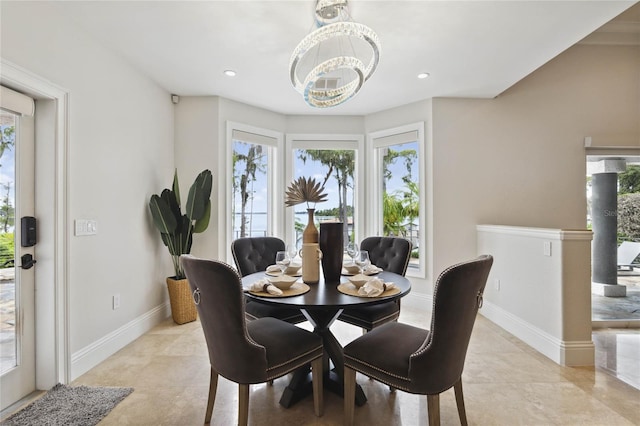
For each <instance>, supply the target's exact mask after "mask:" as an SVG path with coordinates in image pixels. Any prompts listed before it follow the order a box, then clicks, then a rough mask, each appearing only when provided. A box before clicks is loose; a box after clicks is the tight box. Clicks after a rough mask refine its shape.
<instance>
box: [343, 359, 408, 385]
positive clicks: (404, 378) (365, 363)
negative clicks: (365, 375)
mask: <svg viewBox="0 0 640 426" xmlns="http://www.w3.org/2000/svg"><path fill="white" fill-rule="evenodd" d="M344 359H345V360H347V359H350V360H352V361H355V362H358V363H360V364H363V365H366V366H367V367H369V368H371V369H373V370H376V371H379V372H381V373H384V374H386V375H388V376H391V377H395V378H396V379H400V380H406V381H410V379H409V378H408V377H402V376H398V375H397V374H394V373H391V372H389V371H386V370H383V369H381V368H378V367H376V366H374V365H371V364H369V363H367V362H364V361H362V360H359V359H356V358H352V357H350V356H348V355H345V356H344ZM345 366H347V367H349V368H353V369H354V370H357V369H356V368H354V367H352V366H351V365H347V364H346V363H345Z"/></svg>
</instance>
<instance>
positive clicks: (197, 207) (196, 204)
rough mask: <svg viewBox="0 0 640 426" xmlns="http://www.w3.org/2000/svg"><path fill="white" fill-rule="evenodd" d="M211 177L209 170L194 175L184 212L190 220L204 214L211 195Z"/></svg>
mask: <svg viewBox="0 0 640 426" xmlns="http://www.w3.org/2000/svg"><path fill="white" fill-rule="evenodd" d="M211 185H212V177H211V172H210V171H209V170H205V171H203V172H202V173H200V174H199V175H198V177H196V180H195V182H193V185H191V188H190V189H189V195H188V196H187V206H186V214H187V216H189V219H190V220H196V221H197V220H199V219H201V218H202V217H203V215H204V214H205V210H206V208H207V202H209V198H210V196H211Z"/></svg>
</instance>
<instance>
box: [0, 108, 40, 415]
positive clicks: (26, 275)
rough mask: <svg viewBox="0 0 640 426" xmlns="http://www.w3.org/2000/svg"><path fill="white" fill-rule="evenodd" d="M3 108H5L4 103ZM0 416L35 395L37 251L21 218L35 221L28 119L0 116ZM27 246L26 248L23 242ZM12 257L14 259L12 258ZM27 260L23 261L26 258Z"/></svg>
mask: <svg viewBox="0 0 640 426" xmlns="http://www.w3.org/2000/svg"><path fill="white" fill-rule="evenodd" d="M3 107H4V102H3ZM0 128H1V130H2V145H0V410H2V409H4V408H6V407H7V406H9V405H11V404H13V403H14V402H16V401H18V400H20V399H21V398H23V397H25V396H26V395H28V394H30V393H31V392H33V391H34V390H35V383H36V382H35V302H34V289H35V282H34V275H35V274H34V267H30V268H28V269H27V267H28V266H29V264H30V262H29V261H28V258H27V256H28V255H31V256H32V258H35V247H34V246H28V247H23V244H22V243H23V241H22V235H21V234H22V233H21V218H22V217H24V216H31V217H32V216H33V215H34V208H35V206H34V204H35V203H34V195H35V179H34V176H35V174H34V173H35V172H34V167H35V161H34V157H35V155H34V154H35V152H34V123H33V117H31V116H20V115H18V114H14V113H11V112H7V111H5V110H0ZM25 243H27V242H26V241H25ZM12 251H13V253H12ZM25 255H26V256H25Z"/></svg>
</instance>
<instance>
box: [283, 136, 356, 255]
mask: <svg viewBox="0 0 640 426" xmlns="http://www.w3.org/2000/svg"><path fill="white" fill-rule="evenodd" d="M287 143H288V147H289V148H290V149H289V151H288V152H289V153H290V155H291V156H290V164H291V167H289V168H288V180H287V181H288V182H291V181H292V180H295V179H297V178H299V177H302V176H304V177H308V178H314V179H315V180H316V181H318V182H320V183H322V184H323V185H324V187H325V192H326V193H327V195H328V197H327V201H326V202H324V203H320V204H318V205H316V206H315V207H314V206H309V207H311V208H315V220H316V226H318V224H319V222H323V221H328V220H336V221H340V222H343V223H344V224H346V226H345V228H344V236H343V240H344V243H345V244H346V243H347V241H350V240H351V241H358V238H359V237H358V235H359V234H360V232H359V230H358V227H357V226H356V225H357V224H358V223H359V220H358V219H359V218H358V212H359V211H360V210H362V209H358V199H359V197H358V193H362V188H359V187H358V183H357V182H358V179H357V178H358V173H359V170H358V167H359V164H360V163H361V162H359V161H358V152H359V151H358V149H359V148H361V146H362V144H363V143H364V140H363V138H362V137H361V136H357V135H356V136H353V135H348V136H345V135H332V136H331V137H325V135H322V136H319V135H289V136H287ZM306 209H307V206H306V205H304V204H299V205H297V206H294V207H291V208H290V210H292V212H288V213H289V214H288V215H287V217H288V225H289V226H287V231H288V232H287V234H288V235H291V238H290V241H292V242H295V244H296V245H297V246H298V247H301V244H302V231H303V230H304V227H305V226H306V224H307V211H306Z"/></svg>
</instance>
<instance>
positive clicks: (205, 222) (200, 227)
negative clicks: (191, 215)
mask: <svg viewBox="0 0 640 426" xmlns="http://www.w3.org/2000/svg"><path fill="white" fill-rule="evenodd" d="M210 218H211V200H207V207H206V208H205V211H204V215H202V217H201V218H200V219H198V220H196V223H195V225H193V233H194V234H199V233H201V232H204V231H205V230H206V229H207V227H208V226H209V219H210Z"/></svg>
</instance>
